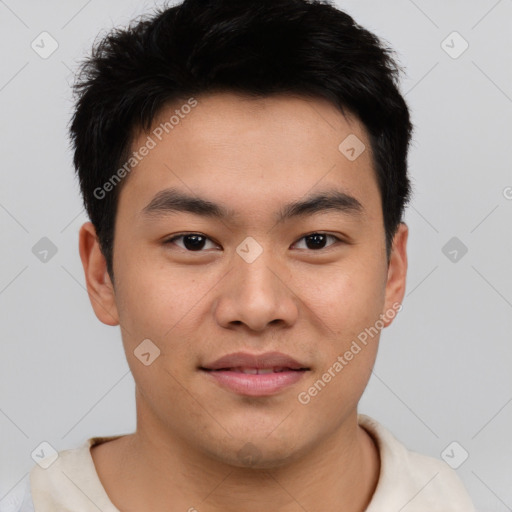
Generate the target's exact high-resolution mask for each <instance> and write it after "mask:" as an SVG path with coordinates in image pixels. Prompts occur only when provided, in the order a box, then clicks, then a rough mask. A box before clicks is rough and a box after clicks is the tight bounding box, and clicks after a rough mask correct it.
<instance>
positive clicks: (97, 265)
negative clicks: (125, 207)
mask: <svg viewBox="0 0 512 512" xmlns="http://www.w3.org/2000/svg"><path fill="white" fill-rule="evenodd" d="M79 252H80V259H81V260H82V266H83V268H84V274H85V281H86V285H87V293H88V294H89V300H90V301H91V305H92V307H93V310H94V313H95V314H96V316H97V317H98V319H99V320H100V322H103V323H104V324H107V325H112V326H113V325H118V324H119V315H118V311H117V305H116V301H115V293H114V287H113V285H112V282H111V280H110V276H109V275H108V272H107V262H106V260H105V257H104V256H103V253H102V252H101V249H100V245H99V242H98V238H97V236H96V230H95V228H94V225H93V224H92V223H91V222H86V223H85V224H84V225H83V226H82V227H81V228H80V233H79Z"/></svg>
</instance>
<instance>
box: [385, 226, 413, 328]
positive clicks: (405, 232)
mask: <svg viewBox="0 0 512 512" xmlns="http://www.w3.org/2000/svg"><path fill="white" fill-rule="evenodd" d="M408 236H409V228H408V227H407V225H406V224H405V223H403V222H401V223H400V224H399V226H398V229H397V231H396V233H395V236H394V237H393V245H392V248H391V254H390V256H389V265H388V275H387V282H386V298H385V301H384V311H383V312H382V314H383V315H384V317H385V318H384V319H383V320H384V323H385V326H386V327H387V326H388V325H390V324H391V322H392V321H393V318H394V317H395V315H396V313H397V311H398V310H399V309H401V304H402V300H403V298H404V295H405V284H406V278H407V238H408Z"/></svg>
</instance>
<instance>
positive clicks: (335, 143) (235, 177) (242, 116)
mask: <svg viewBox="0 0 512 512" xmlns="http://www.w3.org/2000/svg"><path fill="white" fill-rule="evenodd" d="M193 100H194V102H191V101H190V100H189V101H188V102H186V101H183V102H182V103H179V102H174V103H173V104H172V105H168V106H167V107H166V108H164V109H162V111H161V112H160V113H159V115H158V116H157V117H156V118H155V120H154V122H153V125H152V127H151V129H150V130H149V131H147V132H140V133H139V134H138V135H137V136H136V138H135V140H134V143H133V144H132V150H133V151H139V150H140V148H142V147H143V146H144V145H149V146H151V149H150V150H149V151H147V152H145V153H146V154H145V156H144V157H143V158H141V159H140V160H138V161H137V164H136V166H134V168H133V170H132V171H131V172H130V175H129V179H127V182H126V183H125V184H124V186H123V193H122V194H121V197H120V205H119V208H120V209H121V207H122V206H123V205H124V206H128V207H129V208H130V209H131V210H133V211H134V212H135V210H138V211H139V212H140V211H141V210H142V209H143V208H144V207H145V206H146V205H147V204H148V203H149V202H150V201H151V199H152V198H153V197H154V196H155V195H156V194H157V193H158V192H160V191H161V190H163V189H165V188H169V187H176V186H178V187H180V188H181V189H182V190H184V191H185V190H186V191H188V192H189V193H192V194H197V195H200V196H202V197H210V198H213V197H215V199H216V202H220V203H223V204H226V205H229V207H230V208H231V209H233V210H237V209H242V210H243V209H244V208H245V209H247V208H249V207H250V206H254V207H255V208H257V209H259V210H258V211H260V210H261V208H262V207H265V206H270V205H271V204H274V203H276V202H279V201H280V200H282V201H283V202H289V201H291V200H297V199H298V198H300V197H302V196H304V195H305V194H307V193H308V192H311V191H313V190H314V189H315V187H319V188H327V187H330V188H332V187H338V188H339V189H341V190H343V191H344V192H347V193H349V194H350V195H353V196H355V197H357V198H358V199H359V200H360V201H361V202H364V201H365V197H366V199H368V200H370V202H372V201H373V202H377V203H379V204H377V205H376V206H377V207H379V206H380V197H379V196H380V194H379V192H378V188H377V183H376V179H375V176H374V171H373V162H372V157H371V150H370V144H369V140H368V137H367V134H366V132H365V130H364V126H363V125H362V124H361V123H360V122H359V121H358V120H357V119H356V118H355V117H348V118H347V117H345V116H344V115H343V114H342V113H341V112H340V111H339V110H338V109H337V108H336V107H335V106H334V105H332V104H331V103H330V102H328V101H327V100H323V99H317V98H314V99H313V98H305V97H295V96H287V95H274V96H269V97H264V98H256V99H255V98H253V97H248V96H241V95H238V94H232V93H215V94H210V95H204V96H200V97H197V98H194V99H193ZM194 103H195V104H194ZM187 104H188V105H194V106H193V107H191V108H190V107H187V108H185V106H186V105H187ZM347 141H348V142H347ZM352 147H353V148H354V149H355V151H356V152H357V153H356V157H357V158H353V156H354V152H352V153H350V152H349V153H347V149H348V150H350V149H352ZM358 153H360V154H358ZM368 196H370V197H368ZM370 209H371V208H370Z"/></svg>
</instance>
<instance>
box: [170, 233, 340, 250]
mask: <svg viewBox="0 0 512 512" xmlns="http://www.w3.org/2000/svg"><path fill="white" fill-rule="evenodd" d="M192 235H198V236H201V237H204V238H205V239H206V240H209V241H210V242H213V240H211V239H210V238H209V237H207V236H206V235H204V234H203V233H194V232H191V233H182V234H181V235H174V236H173V237H172V238H169V239H167V240H164V242H163V243H164V245H169V244H172V243H173V242H175V241H176V240H178V239H179V238H184V237H186V236H192ZM312 235H325V236H327V237H330V238H331V239H334V240H335V242H334V243H333V244H330V245H328V246H326V247H321V248H320V249H307V248H306V250H308V251H310V252H320V251H322V250H325V249H329V247H332V246H333V245H336V243H337V242H341V243H344V240H342V239H341V238H339V237H337V236H335V235H331V234H330V233H324V232H323V231H313V232H312V233H308V234H307V235H303V236H302V237H300V238H299V239H298V240H297V241H300V240H304V239H305V238H307V237H309V236H312ZM213 243H215V242H213ZM295 243H297V242H295ZM217 245H219V244H217ZM178 247H179V246H178ZM180 249H182V250H184V251H186V252H190V253H194V252H197V253H201V252H205V250H204V249H201V250H199V251H190V250H188V249H186V248H184V247H180ZM300 250H304V249H300Z"/></svg>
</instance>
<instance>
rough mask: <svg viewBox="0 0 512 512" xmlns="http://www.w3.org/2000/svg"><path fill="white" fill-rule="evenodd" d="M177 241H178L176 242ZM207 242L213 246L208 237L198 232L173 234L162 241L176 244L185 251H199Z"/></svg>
mask: <svg viewBox="0 0 512 512" xmlns="http://www.w3.org/2000/svg"><path fill="white" fill-rule="evenodd" d="M178 241H180V243H178ZM208 242H209V243H210V244H212V245H213V246H215V244H214V243H213V242H212V241H211V240H210V239H209V238H208V237H206V236H204V235H201V234H200V233H188V234H185V235H177V236H174V237H173V238H170V239H169V240H167V241H166V242H164V243H165V244H176V245H177V246H178V247H180V248H182V249H185V250H187V251H195V252H200V251H202V250H203V249H204V248H205V246H206V245H207V244H208Z"/></svg>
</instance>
